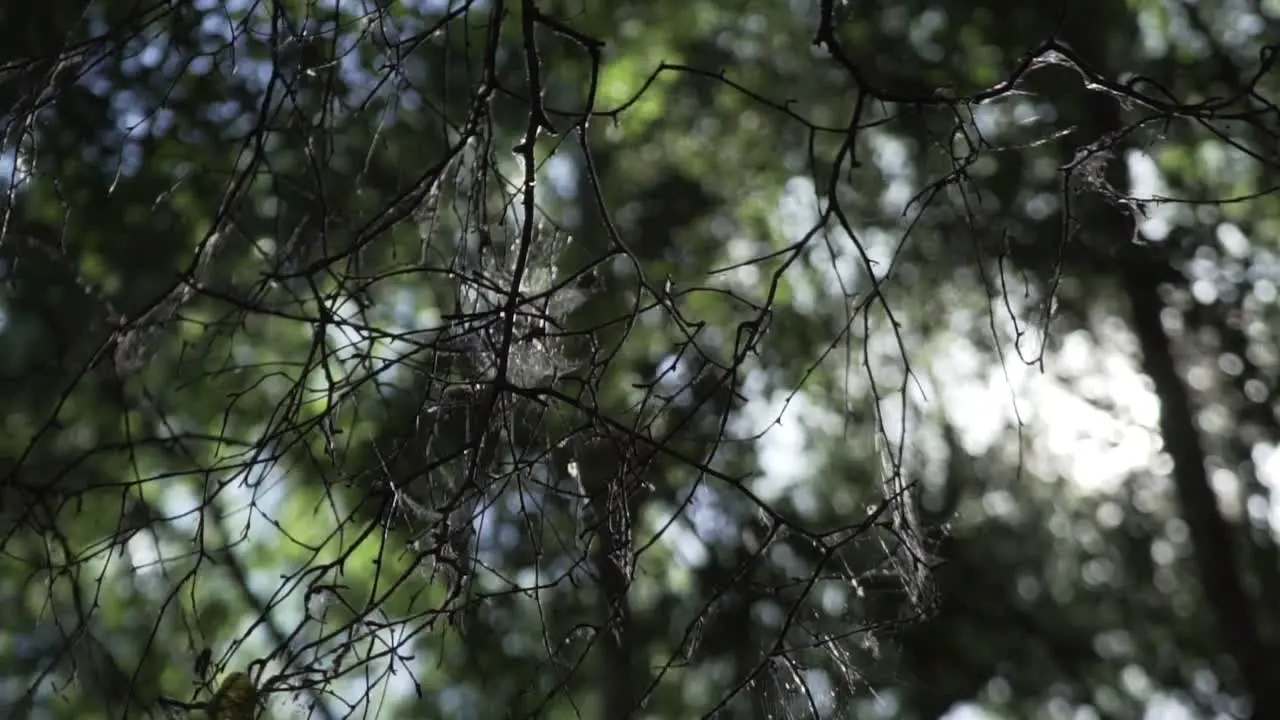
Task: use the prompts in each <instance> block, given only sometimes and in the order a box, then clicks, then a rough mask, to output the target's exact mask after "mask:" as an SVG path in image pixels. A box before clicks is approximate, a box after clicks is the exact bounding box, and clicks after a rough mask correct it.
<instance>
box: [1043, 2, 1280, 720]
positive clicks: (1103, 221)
mask: <svg viewBox="0 0 1280 720" xmlns="http://www.w3.org/2000/svg"><path fill="white" fill-rule="evenodd" d="M1092 5H1095V3H1085V4H1082V5H1079V6H1077V7H1075V8H1074V9H1073V10H1072V11H1070V12H1069V15H1068V18H1067V22H1066V23H1065V33H1064V39H1066V40H1067V42H1069V43H1070V44H1071V45H1072V47H1073V48H1074V49H1075V50H1076V51H1077V52H1078V53H1079V54H1080V56H1081V57H1082V58H1084V59H1085V61H1086V62H1089V63H1090V64H1091V65H1092V67H1093V68H1094V69H1096V70H1098V71H1100V72H1102V73H1104V74H1107V75H1112V73H1110V71H1109V67H1110V63H1109V58H1108V55H1109V53H1108V51H1107V48H1104V47H1099V46H1098V44H1099V41H1100V40H1102V39H1104V38H1105V37H1107V36H1104V35H1103V34H1101V33H1097V32H1094V31H1092V28H1093V27H1094V26H1095V24H1096V23H1097V22H1099V19H1101V18H1104V17H1105V8H1103V7H1102V6H1101V5H1097V6H1096V7H1091V6H1092ZM1123 17H1128V16H1127V15H1124V16H1123ZM1132 35H1133V36H1134V37H1135V39H1136V33H1133V34H1132ZM1121 36H1123V34H1122V33H1116V34H1115V35H1114V36H1111V37H1121ZM1081 110H1082V112H1083V114H1082V118H1081V119H1082V125H1083V130H1084V135H1085V137H1104V136H1106V135H1107V134H1109V133H1114V132H1116V131H1118V130H1120V129H1121V128H1122V126H1123V125H1122V122H1121V117H1120V107H1119V105H1118V104H1117V102H1116V100H1115V99H1114V98H1111V97H1109V96H1107V95H1105V94H1103V93H1101V92H1087V93H1086V95H1085V99H1084V101H1083V106H1082V108H1081ZM1125 149H1126V148H1125V146H1124V145H1123V144H1120V145H1118V146H1117V147H1116V148H1115V150H1114V151H1113V152H1114V158H1113V159H1112V160H1111V161H1110V162H1109V164H1108V166H1107V176H1106V179H1107V182H1108V183H1110V185H1111V187H1113V188H1116V189H1117V190H1119V191H1121V192H1126V191H1127V189H1128V187H1129V173H1128V170H1127V166H1126V164H1125V158H1124V151H1125ZM1101 200H1102V199H1101V198H1091V201H1092V202H1091V203H1090V207H1089V208H1088V213H1087V214H1085V215H1084V216H1083V217H1082V218H1081V222H1080V225H1081V226H1082V227H1084V228H1085V229H1086V232H1088V233H1089V234H1090V235H1091V236H1093V237H1095V238H1097V241H1100V242H1102V243H1106V244H1109V245H1110V246H1111V247H1114V248H1115V254H1116V257H1117V260H1118V264H1119V269H1120V281H1121V287H1122V290H1123V292H1124V294H1125V296H1126V297H1127V299H1128V302H1129V306H1130V319H1131V326H1132V329H1133V332H1134V335H1135V336H1136V337H1137V340H1138V344H1139V347H1140V348H1141V354H1142V365H1141V367H1142V371H1143V373H1145V374H1146V375H1147V376H1148V377H1150V378H1151V381H1152V383H1154V385H1155V392H1156V395H1157V397H1158V398H1159V399H1160V435H1161V437H1162V439H1163V441H1164V442H1163V444H1164V448H1165V450H1166V451H1167V452H1168V453H1169V456H1170V457H1171V458H1172V460H1173V474H1172V479H1173V483H1174V489H1175V492H1176V494H1177V498H1178V502H1179V505H1180V507H1181V514H1182V518H1183V519H1184V520H1185V521H1186V523H1187V527H1188V529H1189V532H1190V537H1191V544H1192V552H1193V556H1194V559H1195V563H1196V566H1197V569H1198V571H1199V575H1200V583H1201V586H1202V588H1203V590H1204V596H1205V599H1206V600H1208V602H1209V603H1210V606H1211V612H1212V614H1213V616H1214V617H1215V618H1216V621H1217V624H1218V629H1219V632H1220V633H1221V635H1222V643H1223V646H1224V650H1225V651H1226V652H1227V653H1228V654H1229V655H1230V656H1231V659H1232V660H1233V661H1234V662H1235V664H1236V667H1237V668H1238V670H1239V672H1240V675H1241V680H1243V683H1244V689H1245V691H1246V692H1247V693H1248V694H1249V695H1250V697H1251V698H1252V700H1253V714H1252V717H1253V718H1256V719H1257V720H1263V719H1264V718H1280V685H1277V684H1276V682H1275V679H1276V677H1275V675H1274V673H1273V672H1272V668H1271V664H1272V663H1271V661H1270V657H1269V653H1268V649H1267V648H1266V647H1265V646H1264V643H1263V640H1262V639H1261V637H1260V635H1259V633H1258V624H1257V618H1256V613H1255V611H1254V607H1253V602H1252V600H1251V598H1250V597H1249V595H1248V593H1247V592H1246V590H1245V586H1244V582H1243V579H1242V577H1241V573H1240V565H1239V558H1238V556H1237V552H1236V549H1235V548H1234V547H1233V544H1232V539H1231V532H1230V528H1229V526H1228V524H1227V521H1226V520H1225V519H1224V518H1223V516H1222V513H1221V512H1220V510H1219V507H1218V497H1217V494H1216V493H1215V492H1214V490H1213V487H1212V485H1211V484H1210V482H1209V476H1208V473H1207V471H1206V469H1205V460H1206V458H1205V452H1204V447H1203V444H1202V442H1201V438H1200V434H1199V431H1198V430H1197V428H1196V424H1195V419H1194V418H1195V409H1194V408H1193V407H1192V401H1191V397H1190V393H1189V391H1188V389H1187V387H1186V385H1185V384H1184V382H1183V380H1182V376H1181V374H1180V373H1179V371H1178V368H1177V366H1176V364H1175V361H1174V358H1173V350H1172V347H1171V345H1172V344H1171V342H1170V338H1169V336H1168V335H1167V333H1166V332H1165V329H1164V325H1163V323H1162V321H1161V317H1160V316H1161V312H1162V311H1163V310H1164V309H1165V303H1164V301H1163V300H1162V299H1161V297H1160V292H1159V290H1160V278H1161V277H1162V276H1164V275H1165V274H1166V273H1167V270H1168V268H1167V267H1163V265H1165V264H1167V262H1168V260H1167V259H1166V258H1165V257H1163V256H1162V254H1161V253H1159V252H1158V251H1154V250H1152V249H1149V248H1144V247H1141V246H1135V244H1134V243H1133V242H1132V240H1131V238H1133V236H1134V223H1135V222H1136V218H1134V217H1132V216H1131V215H1129V214H1128V213H1126V212H1124V211H1123V210H1121V209H1120V208H1118V207H1116V206H1115V205H1113V204H1111V203H1107V202H1103V201H1101ZM1067 242H1073V240H1069V239H1068V240H1067Z"/></svg>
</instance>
